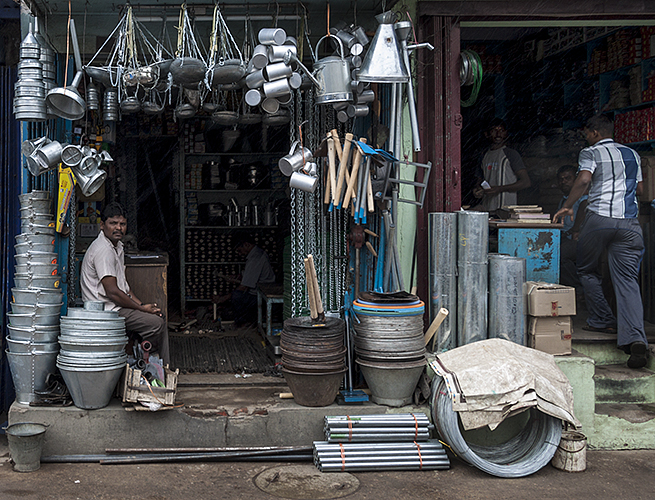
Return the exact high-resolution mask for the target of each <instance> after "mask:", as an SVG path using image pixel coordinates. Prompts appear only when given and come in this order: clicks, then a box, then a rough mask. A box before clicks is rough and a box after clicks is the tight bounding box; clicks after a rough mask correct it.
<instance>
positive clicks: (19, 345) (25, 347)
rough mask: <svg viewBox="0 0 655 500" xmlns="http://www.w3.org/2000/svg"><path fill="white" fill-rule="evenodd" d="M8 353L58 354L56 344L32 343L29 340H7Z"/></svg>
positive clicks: (57, 344) (57, 345)
mask: <svg viewBox="0 0 655 500" xmlns="http://www.w3.org/2000/svg"><path fill="white" fill-rule="evenodd" d="M7 345H8V346H9V352H21V353H46V352H59V343H58V342H32V341H31V340H14V339H9V338H8V339H7Z"/></svg>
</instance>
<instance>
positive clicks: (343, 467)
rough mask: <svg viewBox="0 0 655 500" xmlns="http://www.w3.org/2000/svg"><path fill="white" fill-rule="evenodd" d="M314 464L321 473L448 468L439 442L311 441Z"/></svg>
mask: <svg viewBox="0 0 655 500" xmlns="http://www.w3.org/2000/svg"><path fill="white" fill-rule="evenodd" d="M314 464H315V465H316V467H318V469H319V470H320V471H321V472H344V471H380V470H436V469H449V468H450V461H449V459H448V456H447V455H446V451H445V450H444V448H443V446H442V445H441V443H440V442H439V441H438V440H436V439H431V440H429V441H427V442H424V443H385V444H381V443H377V444H376V443H346V444H330V443H326V442H324V441H315V442H314Z"/></svg>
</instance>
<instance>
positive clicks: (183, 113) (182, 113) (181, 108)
mask: <svg viewBox="0 0 655 500" xmlns="http://www.w3.org/2000/svg"><path fill="white" fill-rule="evenodd" d="M197 111H198V110H197V109H196V108H194V107H193V106H192V105H191V104H189V103H185V104H180V105H178V106H177V107H176V108H175V116H176V117H177V118H179V119H181V120H184V119H186V118H193V117H194V116H196V112H197Z"/></svg>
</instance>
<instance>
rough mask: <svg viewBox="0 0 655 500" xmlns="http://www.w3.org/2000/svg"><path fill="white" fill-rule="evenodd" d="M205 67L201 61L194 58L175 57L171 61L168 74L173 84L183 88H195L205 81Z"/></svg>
mask: <svg viewBox="0 0 655 500" xmlns="http://www.w3.org/2000/svg"><path fill="white" fill-rule="evenodd" d="M206 71H207V66H206V64H205V62H204V61H203V60H202V59H198V58H196V57H177V58H175V59H174V60H173V62H172V63H171V67H170V73H171V75H173V82H174V83H176V84H178V85H184V86H185V87H193V86H197V85H198V84H199V83H200V82H201V81H203V80H204V79H205V72H206Z"/></svg>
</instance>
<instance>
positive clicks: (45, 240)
mask: <svg viewBox="0 0 655 500" xmlns="http://www.w3.org/2000/svg"><path fill="white" fill-rule="evenodd" d="M54 234H55V233H54V231H53V232H52V233H48V234H34V233H21V234H17V235H16V243H18V244H21V243H28V244H31V245H48V244H50V245H52V248H54V245H55V236H54Z"/></svg>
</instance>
